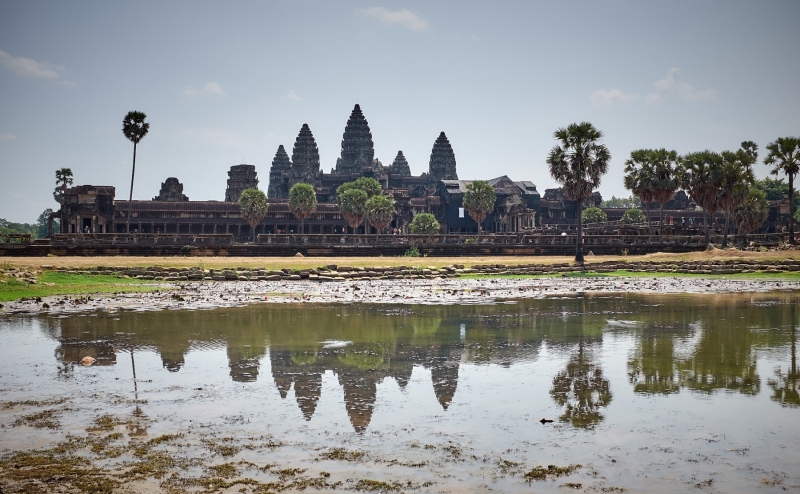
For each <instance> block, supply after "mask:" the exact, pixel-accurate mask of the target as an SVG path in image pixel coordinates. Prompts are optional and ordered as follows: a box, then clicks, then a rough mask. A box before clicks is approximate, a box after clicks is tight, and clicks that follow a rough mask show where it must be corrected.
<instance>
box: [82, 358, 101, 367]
mask: <svg viewBox="0 0 800 494" xmlns="http://www.w3.org/2000/svg"><path fill="white" fill-rule="evenodd" d="M95 362H97V360H95V359H93V358H92V357H89V356H86V357H83V358H82V359H81V365H83V366H85V367H89V366H90V365H92V364H94V363H95Z"/></svg>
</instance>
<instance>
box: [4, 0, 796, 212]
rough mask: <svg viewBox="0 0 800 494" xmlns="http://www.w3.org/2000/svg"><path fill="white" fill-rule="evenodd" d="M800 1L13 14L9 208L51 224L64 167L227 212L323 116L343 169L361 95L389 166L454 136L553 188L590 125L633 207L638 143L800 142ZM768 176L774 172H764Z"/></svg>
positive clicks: (473, 155) (67, 9)
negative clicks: (232, 182) (132, 135)
mask: <svg viewBox="0 0 800 494" xmlns="http://www.w3.org/2000/svg"><path fill="white" fill-rule="evenodd" d="M798 19H800V2H797V1H761V2H737V1H733V0H727V1H711V0H709V1H703V2H696V1H671V2H646V1H645V2H643V1H631V2H614V1H608V2H596V1H593V2H577V1H574V2H569V1H567V2H528V1H526V2H484V3H476V2H469V3H468V2H413V1H412V2H383V3H377V2H374V1H369V2H321V1H320V2H286V3H279V2H245V1H239V2H204V1H191V2H183V1H170V2H149V1H140V2H135V3H133V2H105V1H97V2H82V1H75V2H60V1H59V2H22V1H5V2H2V3H0V217H2V218H6V219H9V220H11V221H25V222H31V221H34V220H35V219H36V217H37V216H38V214H39V213H40V212H41V211H42V210H43V209H45V208H47V207H52V208H56V207H57V204H56V203H55V202H54V201H53V199H52V189H53V187H54V186H55V183H54V181H55V177H54V171H55V170H56V169H57V168H61V167H70V168H72V170H73V172H74V174H75V182H76V184H94V185H113V186H116V187H117V197H119V198H123V197H124V198H127V195H128V187H129V183H130V166H131V157H132V156H131V155H132V145H131V144H130V142H129V141H127V140H126V139H125V138H124V136H123V135H122V132H121V131H120V128H121V121H122V118H123V117H124V116H125V114H126V113H127V112H128V111H130V110H139V111H143V112H145V113H146V114H147V116H148V121H149V122H150V123H151V128H150V133H149V135H148V136H147V137H145V139H144V140H143V141H142V142H141V144H140V145H139V148H138V153H137V173H136V185H135V188H134V198H138V199H150V198H152V197H153V196H155V195H156V194H157V193H158V190H159V187H160V183H161V182H163V181H164V180H165V179H166V178H167V177H170V176H175V177H178V178H179V179H180V180H181V181H182V182H183V183H184V186H185V188H184V193H185V194H186V195H188V196H189V197H190V198H191V199H193V200H210V199H215V200H222V199H223V198H224V193H225V181H226V179H227V170H228V169H229V167H230V166H232V165H236V164H240V163H248V164H253V165H255V166H256V169H257V171H258V174H259V177H260V178H261V185H262V188H263V189H266V186H267V180H268V174H269V165H270V163H271V161H272V158H273V156H274V154H275V151H276V149H277V147H278V145H279V144H283V145H284V146H285V147H286V148H287V150H288V151H289V152H290V153H291V147H292V145H293V143H294V139H295V137H296V135H297V133H298V131H299V130H300V127H301V126H302V124H303V123H308V124H309V126H310V127H311V130H312V132H313V133H314V136H315V138H316V139H317V144H318V146H319V149H320V154H321V158H322V167H323V169H324V170H325V171H326V172H328V171H330V169H331V168H333V167H334V166H335V163H336V158H337V157H338V155H339V152H340V145H341V139H342V132H343V131H344V126H345V123H346V121H347V118H348V116H349V114H350V111H351V110H352V108H353V105H354V104H355V103H359V104H361V107H362V109H363V111H364V114H365V116H366V118H367V120H368V121H369V124H370V127H371V129H372V134H373V139H374V141H375V156H376V157H377V158H379V159H380V160H381V161H382V162H383V163H384V164H389V163H391V161H392V159H393V158H394V156H395V154H396V153H397V151H398V150H402V151H403V153H404V154H405V155H406V158H407V159H408V162H409V164H410V166H411V170H412V172H413V173H414V174H419V173H421V172H423V171H426V170H427V166H428V159H429V156H430V152H431V147H432V146H433V142H434V140H435V139H436V137H437V136H438V134H439V132H441V131H444V132H446V134H447V136H448V138H449V139H450V142H451V144H452V145H453V149H454V151H455V154H456V159H457V162H458V173H459V177H460V178H464V179H488V178H493V177H496V176H499V175H502V174H505V175H508V176H510V177H511V178H512V179H514V180H532V181H533V182H534V183H536V184H537V185H538V186H539V189H540V191H542V192H543V191H544V189H545V188H548V187H553V186H554V182H553V180H552V179H551V178H550V176H549V175H548V173H547V167H546V164H545V158H546V156H547V153H548V151H549V150H550V148H551V147H552V146H553V144H554V140H553V137H552V133H553V131H554V130H555V129H556V128H558V127H561V126H566V125H568V124H569V123H572V122H578V121H584V120H586V121H590V122H592V123H593V124H594V125H595V126H596V127H597V128H599V129H600V130H602V131H603V132H604V133H605V139H604V142H605V144H606V145H607V146H608V147H609V149H610V151H611V153H612V156H613V163H612V166H611V169H610V171H609V173H608V175H607V176H605V177H604V179H603V182H602V184H601V186H600V191H601V192H602V194H603V195H604V197H610V196H611V195H617V196H620V195H626V196H627V195H628V194H629V193H628V191H626V190H625V189H624V187H623V185H622V168H623V166H624V165H623V164H624V161H625V159H626V158H627V157H628V155H629V154H630V152H631V151H632V150H634V149H639V148H644V147H666V148H668V149H675V150H677V151H678V152H680V153H685V152H691V151H697V150H702V149H714V150H720V151H721V150H725V149H733V148H736V147H738V145H739V143H740V142H741V141H743V140H754V141H756V142H757V143H758V144H759V145H760V146H761V148H762V149H763V148H764V146H765V145H766V144H767V143H768V142H770V141H772V140H774V139H775V138H776V137H779V136H786V135H800V92H799V91H798V87H800V55H798V53H799V51H800V29H798ZM756 168H757V174H758V175H759V176H760V177H763V176H766V175H767V168H766V167H765V166H764V165H762V164H759V165H757V167H756Z"/></svg>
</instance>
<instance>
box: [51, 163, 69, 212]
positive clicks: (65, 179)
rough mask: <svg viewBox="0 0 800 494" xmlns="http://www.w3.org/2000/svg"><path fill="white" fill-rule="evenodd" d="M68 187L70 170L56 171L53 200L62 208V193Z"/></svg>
mask: <svg viewBox="0 0 800 494" xmlns="http://www.w3.org/2000/svg"><path fill="white" fill-rule="evenodd" d="M70 185H72V170H71V169H70V168H61V169H59V170H56V188H55V190H54V191H53V199H55V200H56V202H57V203H59V204H60V205H62V206H63V205H64V193H65V192H66V191H67V187H68V186H70Z"/></svg>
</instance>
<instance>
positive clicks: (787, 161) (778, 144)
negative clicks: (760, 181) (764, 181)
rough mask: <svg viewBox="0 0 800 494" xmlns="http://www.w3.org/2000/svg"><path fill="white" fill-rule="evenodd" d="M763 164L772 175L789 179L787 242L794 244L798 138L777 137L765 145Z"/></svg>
mask: <svg viewBox="0 0 800 494" xmlns="http://www.w3.org/2000/svg"><path fill="white" fill-rule="evenodd" d="M767 151H768V153H767V157H766V158H764V164H765V165H767V166H772V174H773V175H778V174H780V173H783V174H785V175H786V177H788V179H789V208H790V209H789V242H790V243H791V244H794V177H795V176H796V175H797V172H798V171H800V138H798V137H779V138H778V139H776V140H775V141H774V142H770V143H769V144H767Z"/></svg>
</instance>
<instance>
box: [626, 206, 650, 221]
mask: <svg viewBox="0 0 800 494" xmlns="http://www.w3.org/2000/svg"><path fill="white" fill-rule="evenodd" d="M621 221H622V222H623V223H625V224H626V225H630V224H632V223H645V222H646V221H647V218H645V216H644V213H643V212H642V210H641V209H636V208H633V209H629V210H627V211H625V213H624V214H623V215H622V220H621Z"/></svg>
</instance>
